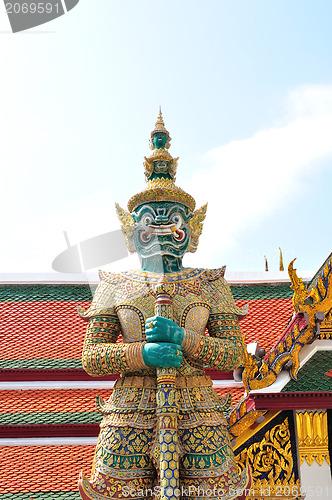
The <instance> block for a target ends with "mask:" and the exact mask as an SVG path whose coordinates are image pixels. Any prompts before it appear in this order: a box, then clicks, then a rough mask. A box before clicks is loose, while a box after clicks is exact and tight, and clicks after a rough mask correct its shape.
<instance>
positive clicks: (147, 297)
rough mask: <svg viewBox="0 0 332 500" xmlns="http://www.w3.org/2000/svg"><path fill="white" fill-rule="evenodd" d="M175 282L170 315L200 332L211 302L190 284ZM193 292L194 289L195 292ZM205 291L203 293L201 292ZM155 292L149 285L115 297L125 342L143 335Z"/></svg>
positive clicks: (180, 323)
mask: <svg viewBox="0 0 332 500" xmlns="http://www.w3.org/2000/svg"><path fill="white" fill-rule="evenodd" d="M192 288H193V289H192V290H188V287H184V286H181V285H180V284H178V285H177V287H176V290H175V291H174V292H175V293H174V294H173V295H172V304H173V319H174V321H175V322H176V323H177V324H178V325H179V326H181V327H182V328H186V329H188V330H191V331H195V332H197V333H200V334H203V333H204V331H205V328H206V324H207V321H208V318H209V314H210V305H209V304H208V301H206V300H204V298H205V297H204V298H203V297H202V295H201V294H200V293H197V290H195V289H194V287H192ZM195 292H196V293H195ZM203 295H204V294H203ZM155 301H156V295H155V293H154V290H153V288H152V287H149V286H145V287H141V289H140V290H138V287H137V290H136V291H134V287H133V288H131V290H130V293H127V294H124V293H121V294H120V295H118V298H117V300H116V307H115V310H116V313H117V315H118V317H119V320H120V323H121V331H122V336H123V341H124V342H137V341H138V340H142V339H144V338H145V333H144V332H145V323H146V320H147V319H148V318H151V317H152V316H154V315H155V312H154V307H155Z"/></svg>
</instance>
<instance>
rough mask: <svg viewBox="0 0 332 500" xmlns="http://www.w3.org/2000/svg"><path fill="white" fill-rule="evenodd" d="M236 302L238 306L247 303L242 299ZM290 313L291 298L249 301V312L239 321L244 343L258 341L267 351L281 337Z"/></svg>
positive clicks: (291, 308)
mask: <svg viewBox="0 0 332 500" xmlns="http://www.w3.org/2000/svg"><path fill="white" fill-rule="evenodd" d="M236 302H237V304H238V305H239V306H240V307H243V306H244V305H245V304H246V303H248V301H244V300H239V301H236ZM292 313H293V306H292V300H291V299H269V300H267V299H265V300H252V301H249V312H248V314H247V316H246V317H245V318H244V319H243V320H241V322H240V326H241V330H242V333H243V334H244V335H245V343H246V344H249V343H250V342H255V341H258V344H259V347H261V348H264V349H265V350H266V351H268V350H269V349H271V347H273V346H274V345H275V343H276V342H277V341H278V340H279V338H280V337H281V334H282V332H283V330H284V329H285V327H286V326H287V324H288V322H289V321H290V319H291V316H292Z"/></svg>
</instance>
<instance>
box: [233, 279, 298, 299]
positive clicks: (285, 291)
mask: <svg viewBox="0 0 332 500" xmlns="http://www.w3.org/2000/svg"><path fill="white" fill-rule="evenodd" d="M231 291H232V294H233V297H234V299H235V300H263V299H290V298H292V297H293V293H294V292H293V290H292V289H291V287H290V283H286V284H285V283H282V284H275V285H231Z"/></svg>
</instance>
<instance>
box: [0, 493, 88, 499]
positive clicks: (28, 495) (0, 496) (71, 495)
mask: <svg viewBox="0 0 332 500" xmlns="http://www.w3.org/2000/svg"><path fill="white" fill-rule="evenodd" d="M31 498H33V500H81V497H80V494H79V492H78V491H49V492H43V491H37V492H35V491H33V492H31V493H0V500H30V499H31Z"/></svg>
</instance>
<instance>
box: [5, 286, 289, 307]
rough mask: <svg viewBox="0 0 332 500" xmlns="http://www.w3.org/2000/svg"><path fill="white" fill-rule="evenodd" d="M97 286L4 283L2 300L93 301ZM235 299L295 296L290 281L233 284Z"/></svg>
mask: <svg viewBox="0 0 332 500" xmlns="http://www.w3.org/2000/svg"><path fill="white" fill-rule="evenodd" d="M95 289H96V286H93V287H91V288H90V286H89V285H2V286H0V302H25V301H33V302H38V301H42V300H46V301H53V300H64V301H85V300H86V301H91V300H92V296H93V293H94V291H95ZM231 290H232V293H233V295H234V298H235V299H238V300H262V299H287V298H291V297H292V296H293V291H292V289H291V288H290V284H289V283H286V284H285V283H283V284H273V285H264V284H263V285H231Z"/></svg>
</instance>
